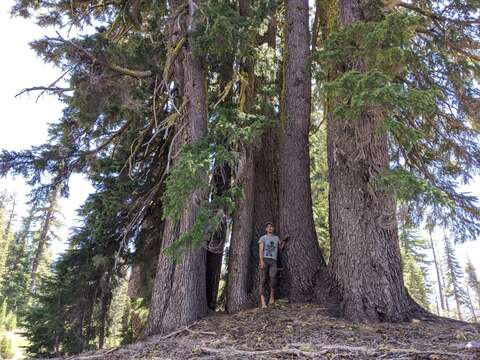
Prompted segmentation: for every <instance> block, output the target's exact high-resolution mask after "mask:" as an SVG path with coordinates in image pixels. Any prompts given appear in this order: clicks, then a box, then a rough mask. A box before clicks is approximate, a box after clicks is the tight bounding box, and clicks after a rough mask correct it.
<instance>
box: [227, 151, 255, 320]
mask: <svg viewBox="0 0 480 360" xmlns="http://www.w3.org/2000/svg"><path fill="white" fill-rule="evenodd" d="M241 151H242V152H241V155H240V159H239V164H238V171H237V174H236V182H237V184H238V185H240V186H241V187H242V191H243V194H242V196H241V197H239V198H238V199H237V200H236V202H235V213H234V215H233V226H232V236H231V240H230V249H229V252H228V275H227V302H226V310H227V311H228V312H230V313H232V312H237V311H240V310H243V309H246V308H248V307H250V306H251V302H250V298H249V291H248V288H249V286H248V279H249V277H248V263H249V255H250V247H251V243H252V238H253V209H254V207H253V203H254V177H255V171H254V164H253V152H254V144H247V145H245V146H243V147H242V150H241Z"/></svg>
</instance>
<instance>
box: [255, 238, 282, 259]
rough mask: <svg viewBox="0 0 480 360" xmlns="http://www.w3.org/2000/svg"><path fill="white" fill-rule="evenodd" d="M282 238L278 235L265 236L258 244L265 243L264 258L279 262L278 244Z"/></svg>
mask: <svg viewBox="0 0 480 360" xmlns="http://www.w3.org/2000/svg"><path fill="white" fill-rule="evenodd" d="M279 242H280V238H279V237H278V236H277V235H263V236H262V237H261V238H260V240H258V243H259V244H261V243H263V257H264V258H269V259H274V260H277V256H278V243H279Z"/></svg>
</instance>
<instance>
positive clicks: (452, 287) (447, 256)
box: [443, 236, 466, 320]
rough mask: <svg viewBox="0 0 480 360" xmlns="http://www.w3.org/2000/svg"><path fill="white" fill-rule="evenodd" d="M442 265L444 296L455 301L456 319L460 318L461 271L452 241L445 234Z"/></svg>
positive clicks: (461, 298) (462, 297)
mask: <svg viewBox="0 0 480 360" xmlns="http://www.w3.org/2000/svg"><path fill="white" fill-rule="evenodd" d="M443 241H444V254H443V255H444V259H443V261H444V265H445V289H446V294H445V295H446V297H447V301H448V298H452V297H453V299H454V301H455V305H456V310H457V311H456V312H457V314H456V315H457V317H458V319H460V320H462V312H461V306H462V305H464V304H465V297H466V295H465V292H464V290H463V288H462V284H461V280H462V278H463V271H462V267H461V266H460V263H459V262H458V260H457V258H456V255H455V250H454V248H453V245H452V241H451V240H450V238H449V237H447V236H445V237H444V239H443Z"/></svg>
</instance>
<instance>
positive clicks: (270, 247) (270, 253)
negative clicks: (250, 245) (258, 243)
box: [265, 241, 276, 258]
mask: <svg viewBox="0 0 480 360" xmlns="http://www.w3.org/2000/svg"><path fill="white" fill-rule="evenodd" d="M275 250H276V249H275V242H274V241H268V243H267V244H266V247H265V257H272V258H275V257H276V256H275Z"/></svg>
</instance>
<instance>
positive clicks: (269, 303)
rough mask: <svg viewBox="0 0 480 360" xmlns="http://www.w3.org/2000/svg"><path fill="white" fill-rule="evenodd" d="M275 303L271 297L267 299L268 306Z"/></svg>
mask: <svg viewBox="0 0 480 360" xmlns="http://www.w3.org/2000/svg"><path fill="white" fill-rule="evenodd" d="M273 304H275V299H274V298H273V297H271V298H270V300H268V306H270V305H273Z"/></svg>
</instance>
